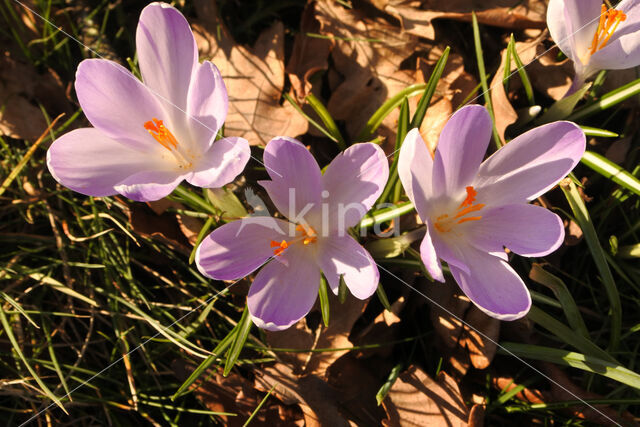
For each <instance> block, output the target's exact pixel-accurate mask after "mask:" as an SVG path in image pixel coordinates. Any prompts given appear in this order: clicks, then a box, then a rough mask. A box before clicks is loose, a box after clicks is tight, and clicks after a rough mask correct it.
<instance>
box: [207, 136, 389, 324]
mask: <svg viewBox="0 0 640 427" xmlns="http://www.w3.org/2000/svg"><path fill="white" fill-rule="evenodd" d="M264 164H265V166H266V168H267V171H268V173H269V176H270V177H271V180H270V181H261V182H260V184H261V185H262V186H263V187H264V188H265V189H266V190H267V193H268V194H269V197H271V200H272V201H273V203H274V205H275V206H276V208H277V209H278V210H279V211H280V212H281V213H282V214H284V215H285V216H286V217H287V218H288V219H289V220H288V221H285V220H281V219H276V218H271V217H250V218H244V219H241V220H238V221H234V222H231V223H228V224H225V225H223V226H222V227H220V228H217V229H216V230H214V231H213V232H212V233H211V234H210V235H209V236H207V237H206V238H205V239H204V241H203V242H202V244H201V245H200V246H199V247H198V250H197V252H196V263H197V265H198V269H199V270H200V271H201V272H202V273H203V274H205V275H206V276H209V277H211V278H213V279H218V280H235V279H239V278H242V277H245V276H247V275H248V274H250V273H251V272H253V271H254V270H256V269H258V268H259V267H260V266H262V265H263V264H265V263H267V262H268V263H267V264H266V265H265V266H264V267H263V268H262V269H261V270H260V271H259V272H258V274H257V275H256V277H255V279H254V280H253V284H252V285H251V288H250V289H249V295H248V297H247V305H248V307H249V313H250V314H251V317H252V319H253V322H254V323H255V324H256V325H258V326H259V327H261V328H264V329H269V330H282V329H286V328H288V327H289V326H291V325H293V324H294V323H295V322H297V321H298V320H300V319H302V318H303V317H304V316H305V315H306V314H307V313H308V312H309V310H311V307H312V306H313V303H314V302H315V300H316V297H317V295H318V288H319V284H320V272H321V271H322V272H323V273H324V275H325V277H326V278H327V282H328V283H329V286H330V287H331V290H332V291H333V292H334V293H337V292H338V287H339V285H340V277H341V276H342V279H343V280H344V283H345V284H346V286H347V287H348V288H349V290H350V291H351V293H352V294H353V295H354V296H355V297H356V298H359V299H365V298H368V297H369V296H371V295H372V294H373V293H374V292H375V290H376V288H377V286H378V279H379V272H378V268H377V266H376V264H375V262H374V261H373V259H372V258H371V256H370V255H369V253H368V252H367V251H366V250H365V249H364V248H363V247H362V246H361V245H360V244H359V243H358V242H357V241H356V240H355V239H353V238H352V237H351V236H350V235H349V234H348V231H347V230H348V228H349V227H353V226H355V225H356V224H358V222H359V221H360V219H361V218H362V217H363V216H364V215H365V214H366V213H367V211H368V210H369V209H370V208H371V206H372V205H373V204H374V203H375V201H376V200H377V198H378V197H379V196H380V194H381V193H382V190H383V189H384V185H385V183H386V181H387V178H388V176H389V166H388V164H387V159H386V157H385V155H384V152H383V151H382V150H381V149H380V148H379V147H378V146H376V145H374V144H370V143H364V144H355V145H353V146H351V147H349V148H348V149H347V150H345V151H344V152H343V153H342V154H340V155H339V156H337V157H336V158H335V159H334V160H333V161H332V162H331V164H330V165H329V166H328V167H327V169H326V171H325V173H324V174H322V173H321V172H320V168H319V167H318V164H317V163H316V161H315V159H314V158H313V156H312V155H311V153H309V151H308V150H307V149H306V148H305V147H304V146H303V145H302V144H301V143H300V142H298V141H296V140H295V139H291V138H285V137H277V138H274V139H272V140H271V141H270V142H269V143H268V144H267V146H266V148H265V151H264Z"/></svg>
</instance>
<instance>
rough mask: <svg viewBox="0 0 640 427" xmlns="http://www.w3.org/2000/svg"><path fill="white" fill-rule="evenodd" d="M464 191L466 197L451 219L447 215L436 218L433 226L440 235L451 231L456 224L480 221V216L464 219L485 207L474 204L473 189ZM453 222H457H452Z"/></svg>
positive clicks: (470, 187) (467, 188)
mask: <svg viewBox="0 0 640 427" xmlns="http://www.w3.org/2000/svg"><path fill="white" fill-rule="evenodd" d="M466 191H467V197H466V198H465V199H464V200H463V201H462V203H460V206H458V210H457V212H456V214H455V216H453V218H449V215H448V214H444V215H440V216H438V217H437V218H436V220H435V222H434V224H433V226H434V227H435V228H436V230H438V231H439V232H441V233H446V232H448V231H451V229H452V228H453V227H454V226H455V225H456V224H463V223H465V222H468V221H477V220H479V219H482V217H481V216H472V217H466V218H465V216H466V215H469V214H470V213H472V212H477V211H479V210H481V209H482V208H484V206H485V205H484V204H483V203H477V204H476V203H475V201H476V196H477V195H478V192H477V191H476V190H475V188H473V186H468V187H466ZM455 220H458V221H456V222H454V221H455Z"/></svg>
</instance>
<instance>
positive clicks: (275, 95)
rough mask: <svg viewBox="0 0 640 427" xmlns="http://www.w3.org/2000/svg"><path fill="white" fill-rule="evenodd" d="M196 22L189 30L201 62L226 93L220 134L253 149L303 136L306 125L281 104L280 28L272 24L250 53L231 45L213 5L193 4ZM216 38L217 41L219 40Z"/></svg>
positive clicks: (293, 112) (281, 33) (285, 103)
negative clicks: (216, 74)
mask: <svg viewBox="0 0 640 427" xmlns="http://www.w3.org/2000/svg"><path fill="white" fill-rule="evenodd" d="M195 4H196V10H197V12H198V16H199V17H200V20H201V22H200V23H193V24H192V28H193V32H194V35H195V37H196V42H197V44H198V50H199V51H200V56H201V59H205V60H210V61H212V62H213V63H214V64H215V65H216V66H217V67H218V68H219V69H220V72H221V74H222V77H223V78H224V82H225V84H226V86H227V92H228V93H229V113H228V115H227V120H226V121H225V135H227V136H241V137H243V138H246V139H247V140H248V141H249V143H250V144H252V145H259V144H261V145H265V144H266V143H267V142H269V140H270V139H271V138H273V137H275V136H278V135H288V136H291V137H296V136H298V135H302V134H304V133H306V131H307V128H308V123H307V121H306V119H305V118H304V117H302V116H301V115H300V114H299V113H298V112H297V111H296V110H295V109H294V108H293V106H291V105H290V104H289V103H288V102H284V103H283V99H282V93H283V90H284V84H285V72H284V27H283V25H282V23H281V22H276V23H275V24H273V25H272V26H271V27H270V28H268V29H266V30H265V31H264V32H263V33H262V34H261V35H260V37H258V40H257V41H256V43H255V45H254V46H253V48H245V47H243V46H240V45H238V44H236V42H235V41H234V40H233V39H232V38H231V36H230V34H229V32H228V30H227V29H226V28H225V26H224V25H223V24H222V22H221V21H220V20H219V19H218V16H217V10H216V9H215V3H214V2H207V1H204V0H200V1H197V2H196V3H195ZM218 36H219V38H218Z"/></svg>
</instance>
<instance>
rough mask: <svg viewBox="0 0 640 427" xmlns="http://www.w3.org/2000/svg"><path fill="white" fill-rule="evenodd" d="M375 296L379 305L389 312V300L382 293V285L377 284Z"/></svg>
mask: <svg viewBox="0 0 640 427" xmlns="http://www.w3.org/2000/svg"><path fill="white" fill-rule="evenodd" d="M376 295H378V299H379V300H380V303H381V304H382V306H383V307H384V308H385V310H387V311H391V304H389V298H387V293H386V292H385V291H384V288H383V287H382V283H378V288H377V289H376Z"/></svg>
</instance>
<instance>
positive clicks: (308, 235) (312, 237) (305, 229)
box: [271, 224, 318, 256]
mask: <svg viewBox="0 0 640 427" xmlns="http://www.w3.org/2000/svg"><path fill="white" fill-rule="evenodd" d="M296 231H299V232H301V233H302V235H301V236H298V237H296V238H295V239H293V240H289V241H286V240H283V241H282V242H280V243H278V242H276V241H275V240H272V241H271V247H272V248H274V249H273V254H274V255H275V256H280V255H282V253H283V252H284V251H285V249H287V248H288V247H289V246H291V245H293V244H294V243H298V242H302V244H303V245H305V246H306V245H309V244H311V243H315V242H317V241H318V234H317V233H316V230H314V229H313V228H312V227H310V226H308V225H302V224H300V225H298V226H297V227H296Z"/></svg>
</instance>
